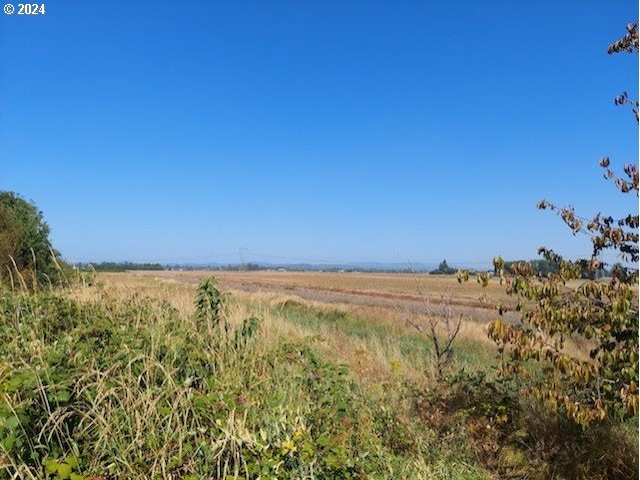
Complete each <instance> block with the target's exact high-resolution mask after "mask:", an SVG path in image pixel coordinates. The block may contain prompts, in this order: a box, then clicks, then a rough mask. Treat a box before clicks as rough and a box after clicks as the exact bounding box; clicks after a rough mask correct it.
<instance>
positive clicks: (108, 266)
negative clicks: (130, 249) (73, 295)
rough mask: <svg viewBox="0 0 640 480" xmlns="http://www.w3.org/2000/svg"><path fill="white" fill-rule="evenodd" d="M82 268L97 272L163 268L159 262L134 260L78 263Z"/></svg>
mask: <svg viewBox="0 0 640 480" xmlns="http://www.w3.org/2000/svg"><path fill="white" fill-rule="evenodd" d="M78 267H79V268H81V269H83V270H90V269H92V268H93V270H95V271H97V272H126V271H127V270H164V269H165V267H163V266H162V265H161V264H159V263H134V262H100V263H91V262H89V263H81V264H79V265H78Z"/></svg>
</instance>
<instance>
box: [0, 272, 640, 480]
mask: <svg viewBox="0 0 640 480" xmlns="http://www.w3.org/2000/svg"><path fill="white" fill-rule="evenodd" d="M84 288H85V289H87V288H88V289H92V292H93V295H92V297H91V299H84V300H79V299H78V295H75V294H74V292H73V291H62V290H51V289H43V290H40V291H38V292H35V293H34V292H30V293H29V292H26V291H10V290H7V291H5V292H4V293H3V294H2V297H1V298H0V478H51V479H66V478H70V479H72V480H80V479H87V480H88V479H94V480H97V479H107V478H109V479H111V478H113V479H116V478H176V479H178V478H183V479H195V478H223V479H227V478H251V479H254V478H262V479H275V478H278V479H286V478H296V479H298V478H309V479H311V478H318V479H339V478H407V479H414V478H415V479H419V478H429V479H431V478H433V479H445V478H446V479H458V478H459V479H463V478H464V479H473V478H478V479H480V478H492V477H499V478H567V479H569V478H598V477H599V478H635V477H636V476H637V458H638V457H637V451H636V444H637V429H634V428H633V427H631V428H629V429H625V428H624V427H621V426H615V427H611V426H606V425H605V426H602V427H601V428H600V430H592V431H590V432H589V433H585V432H582V430H581V429H580V428H579V427H578V428H574V427H571V426H570V425H567V424H566V422H564V423H563V422H562V421H561V420H558V419H557V418H552V417H551V416H548V415H546V414H545V413H544V412H541V411H539V410H536V408H538V407H537V406H535V405H532V404H530V405H527V404H523V403H521V402H520V401H519V400H518V399H517V398H516V397H515V396H514V393H513V392H514V391H515V390H513V389H511V388H510V387H509V385H507V384H502V383H498V382H496V381H495V380H492V377H491V373H490V371H491V369H490V368H486V367H485V366H482V365H478V364H477V363H478V362H477V361H476V363H475V364H474V361H473V357H472V355H473V354H472V352H474V351H475V349H477V345H475V346H474V345H473V344H471V343H468V342H467V343H466V344H465V343H464V342H465V341H464V340H461V342H463V343H462V344H461V345H460V348H459V350H458V351H459V352H460V353H462V354H464V355H463V356H465V357H467V358H471V359H472V360H471V361H470V362H467V363H466V364H463V363H460V362H459V363H457V364H454V367H453V369H454V370H457V371H460V370H461V369H462V367H463V366H465V365H466V367H465V369H464V370H462V373H458V374H456V375H449V376H447V377H446V378H445V379H444V380H442V381H440V382H435V381H433V378H432V377H431V376H430V375H429V374H428V372H427V373H425V369H427V370H428V362H429V358H430V357H429V342H428V341H427V339H426V338H422V337H421V336H420V335H419V334H418V333H417V332H414V331H410V330H408V329H403V328H399V327H394V326H393V325H390V324H388V323H380V324H376V325H372V324H371V323H370V321H364V320H362V319H359V318H357V317H355V316H353V315H351V314H348V313H345V312H341V311H334V310H327V309H324V308H318V307H311V306H307V305H304V304H300V303H297V302H270V303H269V302H264V303H259V304H255V302H253V301H249V300H246V299H244V300H243V299H239V298H235V297H230V296H225V295H223V294H221V293H220V291H219V290H218V288H217V285H216V283H215V281H214V280H213V279H211V280H208V281H205V282H203V283H202V284H201V285H200V286H199V288H198V289H197V291H196V294H195V302H194V308H193V309H192V310H191V311H187V310H185V309H183V308H180V307H179V306H178V307H177V306H176V305H174V304H172V303H170V302H169V301H167V300H166V299H161V298H160V297H161V296H160V297H159V298H151V297H148V296H145V295H144V294H141V293H140V292H137V291H131V292H129V293H128V294H126V295H123V294H114V293H112V292H110V291H108V290H106V289H102V288H100V287H84ZM332 352H333V353H332ZM336 352H337V353H336ZM349 352H350V353H349ZM485 354H486V352H485ZM485 354H483V355H485ZM359 356H360V357H361V358H364V359H365V363H369V366H371V365H374V364H375V365H378V364H379V365H382V367H379V368H378V370H379V371H378V374H377V375H369V373H370V372H369V371H368V370H366V371H367V372H369V373H367V375H361V374H359V373H358V363H357V362H358V358H359ZM476 358H480V359H482V360H481V361H482V362H484V361H485V360H486V356H482V355H480V356H478V357H476ZM383 367H384V368H383ZM362 368H363V372H364V371H365V369H364V368H365V366H362ZM483 371H486V372H489V373H483ZM465 372H471V373H465ZM634 431H635V433H634Z"/></svg>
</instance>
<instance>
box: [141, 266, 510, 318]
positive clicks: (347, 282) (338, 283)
mask: <svg viewBox="0 0 640 480" xmlns="http://www.w3.org/2000/svg"><path fill="white" fill-rule="evenodd" d="M132 273H133V272H132ZM135 274H136V275H145V276H153V277H155V278H158V279H162V280H164V281H177V282H183V283H190V284H197V283H199V282H200V281H201V280H202V279H204V278H207V277H210V276H211V275H214V276H215V277H216V278H217V279H218V282H219V284H220V287H221V289H222V290H226V291H232V292H233V291H236V292H247V293H259V292H260V293H272V294H278V295H283V296H290V297H294V298H296V297H297V298H300V299H302V300H305V301H311V302H317V303H320V304H325V305H336V306H337V305H350V306H363V307H377V308H383V309H389V310H393V311H394V312H397V313H400V314H403V313H405V314H406V313H410V314H419V313H424V312H425V311H430V312H432V313H433V314H435V315H439V314H441V313H442V312H443V309H444V308H445V306H446V305H447V304H448V306H449V308H450V309H451V312H452V314H453V315H455V316H458V315H463V316H464V317H466V318H468V319H470V320H474V321H477V322H481V323H486V322H489V321H491V320H494V319H496V318H497V317H498V313H497V311H496V309H495V307H494V305H495V302H496V301H497V300H498V299H502V297H503V295H502V292H504V288H503V287H498V286H494V288H493V289H490V294H489V295H488V300H487V301H486V302H483V301H481V300H480V299H479V296H480V294H481V293H482V292H481V289H480V287H477V285H474V284H471V285H469V286H467V287H460V286H459V285H457V281H456V280H455V278H454V277H440V276H438V277H436V278H433V277H431V278H429V277H428V276H421V277H420V283H421V287H419V286H418V284H416V282H415V278H413V277H412V276H411V275H407V274H369V273H367V274H358V273H340V274H336V273H316V272H313V273H306V272H300V273H297V272H295V273H289V272H223V271H189V272H180V271H162V272H135ZM422 287H424V288H422ZM427 291H429V292H446V293H445V294H443V293H433V294H427V293H423V292H427ZM474 294H475V295H477V297H476V298H474V297H473V296H472V295H474ZM517 319H518V315H517V314H516V313H515V312H508V313H506V314H505V316H504V317H503V320H506V321H511V322H512V321H516V320H517Z"/></svg>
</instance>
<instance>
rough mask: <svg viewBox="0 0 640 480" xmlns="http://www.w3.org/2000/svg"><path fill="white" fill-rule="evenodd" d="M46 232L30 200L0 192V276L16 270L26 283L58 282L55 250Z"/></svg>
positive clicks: (48, 231)
mask: <svg viewBox="0 0 640 480" xmlns="http://www.w3.org/2000/svg"><path fill="white" fill-rule="evenodd" d="M50 231H51V229H50V228H49V225H47V223H46V222H45V220H44V216H43V214H42V212H41V211H40V210H39V209H38V207H36V206H35V204H33V202H29V201H27V200H25V199H24V198H22V197H21V196H20V195H18V194H16V193H14V192H8V191H0V268H1V271H0V278H3V279H5V280H6V279H10V278H14V277H15V276H16V274H17V273H19V275H20V276H22V278H23V279H24V280H25V282H27V283H28V284H29V286H35V285H37V284H39V285H44V284H48V283H53V284H55V283H58V282H59V281H60V275H59V273H60V271H59V268H58V265H56V263H57V256H58V255H59V253H58V252H57V251H56V250H54V249H53V246H52V245H51V241H50V240H49V233H50Z"/></svg>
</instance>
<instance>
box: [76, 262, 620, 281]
mask: <svg viewBox="0 0 640 480" xmlns="http://www.w3.org/2000/svg"><path fill="white" fill-rule="evenodd" d="M521 262H523V263H529V264H530V265H531V267H532V268H533V271H534V273H535V274H537V275H541V276H544V277H546V276H547V275H549V274H550V273H557V272H558V267H557V265H555V264H554V263H553V262H550V261H548V260H516V261H506V262H505V271H506V272H509V270H510V268H511V266H512V265H514V264H515V263H521ZM77 266H78V268H81V269H83V270H91V269H93V270H96V271H100V272H125V271H127V270H222V271H232V272H243V271H244V272H255V271H275V270H278V271H289V272H305V271H311V272H346V273H348V272H362V273H430V274H433V275H436V274H454V273H456V272H457V268H452V267H449V265H447V261H446V260H444V261H443V262H441V263H440V265H439V266H438V268H436V269H429V268H426V267H425V266H424V265H423V266H420V267H417V268H412V267H405V268H399V267H398V266H396V265H389V266H386V267H385V266H382V265H380V264H379V265H376V266H364V265H349V264H344V265H314V264H286V265H271V264H260V263H253V262H248V263H244V264H228V265H216V264H210V265H204V264H203V265H193V264H189V265H184V264H164V265H163V264H160V263H136V262H128V261H127V262H100V263H91V262H86V263H80V264H78V265H77ZM612 270H613V268H612ZM468 271H469V273H472V274H473V273H480V272H485V271H487V270H485V269H480V270H478V269H468ZM610 274H611V271H609V270H606V269H601V270H599V271H598V272H597V274H596V278H600V277H605V276H609V275H610ZM584 275H585V278H586V277H588V276H589V274H588V272H585V274H584Z"/></svg>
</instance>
